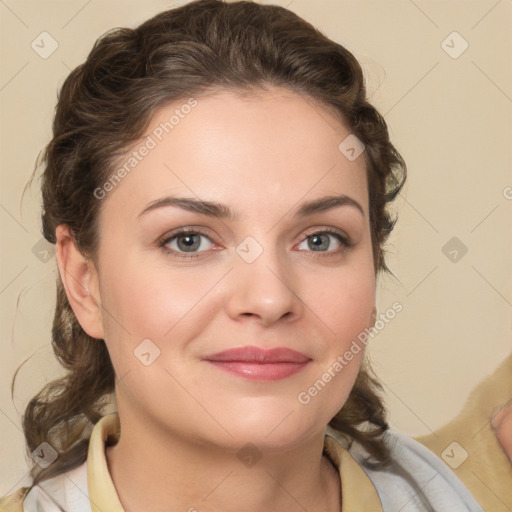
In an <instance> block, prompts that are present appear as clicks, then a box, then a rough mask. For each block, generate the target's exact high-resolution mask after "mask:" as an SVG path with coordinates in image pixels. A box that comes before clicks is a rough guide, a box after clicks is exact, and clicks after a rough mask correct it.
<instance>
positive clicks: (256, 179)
mask: <svg viewBox="0 0 512 512" xmlns="http://www.w3.org/2000/svg"><path fill="white" fill-rule="evenodd" d="M195 101H196V102H197V103H194V102H189V103H188V105H189V106H190V108H187V107H185V105H187V101H186V100H184V101H183V102H179V103H174V104H172V105H169V106H166V107H165V108H162V109H161V110H160V111H159V112H158V114H157V115H156V116H155V117H154V119H153V120H152V121H151V123H150V125H149V128H148V131H147V133H146V135H145V136H144V137H143V138H142V139H141V142H140V143H137V144H136V145H135V146H134V148H132V149H131V150H130V151H129V152H128V153H127V155H126V157H125V158H124V159H121V160H120V161H119V162H120V163H119V165H118V166H117V167H116V168H115V169H119V168H121V167H122V166H123V165H124V164H125V163H128V165H127V167H125V169H128V168H129V169H130V171H129V172H126V173H123V172H121V173H120V174H121V176H122V175H123V174H126V175H125V176H122V180H121V181H119V182H118V183H116V185H115V186H112V185H111V186H109V185H107V186H106V187H105V188H104V189H108V190H109V191H108V192H107V193H106V194H105V197H104V198H102V199H99V200H101V201H102V207H101V208H102V209H101V213H100V217H99V230H100V231H99V232H100V248H99V254H98V265H97V271H98V274H97V278H98V283H99V291H98V293H99V297H100V300H101V305H102V307H101V310H100V314H101V317H100V318H99V320H98V321H99V322H100V323H101V329H102V332H103V338H104V339H105V341H106V343H107V346H108V350H109V353H110V356H111V359H112V362H113V365H114V368H115V371H116V376H117V379H118V381H117V383H116V397H117V402H118V407H119V412H120V415H121V421H123V414H124V417H128V416H131V417H132V418H135V417H138V418H144V421H145V422H151V424H153V425H158V427H159V428H162V429H164V431H166V432H172V433H174V434H175V435H176V436H181V437H183V438H186V439H189V440H194V441H195V442H198V443H204V444H215V445H218V446H219V445H222V446H228V445H230V446H233V445H235V446H240V445H243V444H244V443H247V442H251V443H254V444H256V445H257V446H259V447H261V448H263V447H266V448H267V449H272V447H274V448H275V449H277V447H279V448H281V449H282V448H283V447H287V446H291V445H293V444H296V443H300V442H303V441H304V440H306V439H308V438H310V437H311V436H313V435H318V434H319V433H320V432H322V433H323V431H324V429H325V426H326V424H327V423H328V422H329V420H330V419H331V418H332V416H333V415H334V414H336V412H337V411H338V410H339V409H340V408H341V406H342V405H343V403H344V402H345V401H346V399H347V397H348V394H349V392H350V390H351V388H352V386H353V383H354V380H355V378H356V376H357V373H358V371H359V368H360V365H361V362H362V357H363V350H360V351H359V352H358V353H353V357H352V359H351V360H350V361H349V362H348V361H347V360H346V359H345V363H346V364H343V365H341V363H340V365H341V366H342V369H339V366H337V365H336V364H335V363H336V362H337V361H338V362H339V361H340V356H343V354H345V352H346V351H347V350H349V348H350V347H351V345H352V342H353V341H354V340H356V339H357V335H358V334H359V333H360V332H361V331H363V330H364V329H365V328H367V327H368V326H369V325H371V316H372V310H373V308H374V302H375V274H374V266H373V257H372V246H371V237H370V227H369V212H368V206H369V205H368V189H367V182H366V172H365V165H364V161H363V156H360V157H358V158H357V159H355V160H354V161H349V160H348V159H347V158H346V157H345V156H344V155H343V154H342V153H341V152H340V150H339V149H338V145H339V144H340V143H341V142H342V141H343V140H344V139H345V138H346V137H347V136H348V135H349V133H350V131H349V130H348V129H347V128H346V127H345V126H343V125H342V124H341V123H340V121H339V120H336V119H335V118H334V117H333V116H331V114H330V113H329V111H328V110H326V109H324V108H322V107H319V106H318V105H315V104H314V103H313V102H312V100H311V99H308V98H305V97H301V96H299V95H297V94H295V93H292V92H289V91H287V90H284V89H278V88H273V89H269V90H268V91H266V92H260V93H258V94H257V95H251V96H246V97H242V96H240V95H237V94H236V93H234V92H228V91H222V92H218V93H215V94H213V95H209V96H204V97H197V98H196V100H195ZM173 115H174V118H172V117H171V116H173ZM170 119H171V121H169V120H170ZM177 119H179V120H178V121H177ZM165 123H167V124H165ZM148 137H149V138H148ZM143 146H146V148H147V150H143V149H141V148H142V147H143ZM134 151H135V152H136V155H135V156H134V153H133V152H134ZM130 158H135V160H132V161H130V160H129V159H130ZM130 165H131V166H132V167H130ZM98 195H99V196H101V194H100V193H99V194H98ZM326 197H331V198H332V197H341V199H340V200H338V201H331V203H330V204H327V203H323V204H324V207H320V206H319V205H321V204H322V203H321V202H320V203H318V202H319V201H321V200H324V199H325V198H326ZM177 198H179V199H188V200H189V201H188V202H187V201H181V202H177V201H176V199H177ZM197 202H202V206H201V203H200V204H198V203H197ZM206 203H213V205H212V204H206ZM310 203H311V204H316V207H311V208H309V209H305V208H304V206H305V205H306V204H310ZM219 205H223V206H221V207H220V208H219ZM327 206H331V207H329V208H327ZM228 210H229V212H230V215H226V212H228ZM180 230H186V232H185V233H181V234H180ZM144 340H145V341H144ZM244 347H245V350H244V349H243V348H244ZM247 347H252V349H247ZM276 348H280V349H282V350H278V351H272V349H276ZM231 349H242V350H241V351H235V352H233V353H229V352H228V353H227V354H226V353H225V351H229V350H231ZM264 351H270V352H267V353H265V352H264ZM219 353H223V354H221V355H218V354H219ZM329 369H330V374H329V375H330V379H329V378H328V377H329V376H327V377H326V376H325V375H326V372H329ZM319 380H320V381H321V382H322V383H323V386H322V385H321V384H319ZM315 383H316V388H315V389H316V392H315V391H314V390H313V391H311V388H312V387H314V386H315Z"/></svg>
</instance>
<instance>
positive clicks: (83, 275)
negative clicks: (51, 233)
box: [55, 224, 104, 339]
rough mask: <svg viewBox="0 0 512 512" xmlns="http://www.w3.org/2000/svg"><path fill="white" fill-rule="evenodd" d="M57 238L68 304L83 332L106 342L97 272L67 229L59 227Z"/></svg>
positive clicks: (58, 259)
mask: <svg viewBox="0 0 512 512" xmlns="http://www.w3.org/2000/svg"><path fill="white" fill-rule="evenodd" d="M55 235H56V238H57V241H56V248H55V252H56V254H55V256H56V258H57V265H58V267H59V273H60V277H61V280H62V284H63V285H64V288H65V290H66V295H67V297H68V301H69V303H70V305H71V307H72V308H73V311H74V313H75V315H76V317H77V319H78V322H79V323H80V325H81V326H82V329H83V330H84V331H85V332H86V333H87V334H88V335H89V336H92V337H93V338H98V339H103V337H104V331H103V322H102V315H101V300H100V294H99V276H98V271H97V270H96V268H95V266H94V264H93V262H92V261H91V260H89V259H86V258H85V257H84V256H83V255H82V253H81V252H80V251H79V250H78V248H77V247H76V244H75V240H74V238H73V237H72V236H71V234H70V232H69V228H68V227H67V226H65V225H64V224H61V225H59V226H57V229H56V231H55Z"/></svg>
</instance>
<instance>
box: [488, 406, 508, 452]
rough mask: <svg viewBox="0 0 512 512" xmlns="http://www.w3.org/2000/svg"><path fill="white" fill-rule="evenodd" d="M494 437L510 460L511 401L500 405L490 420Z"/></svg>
mask: <svg viewBox="0 0 512 512" xmlns="http://www.w3.org/2000/svg"><path fill="white" fill-rule="evenodd" d="M491 425H492V428H493V429H494V432H495V433H496V437H497V439H498V441H499V443H500V445H501V447H502V448H503V451H504V452H505V454H506V456H507V457H508V458H509V460H510V462H512V403H509V404H508V405H505V406H504V407H502V408H501V409H500V410H499V411H498V413H497V414H496V415H495V416H494V417H493V419H492V421H491Z"/></svg>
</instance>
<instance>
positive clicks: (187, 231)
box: [157, 228, 353, 259]
mask: <svg viewBox="0 0 512 512" xmlns="http://www.w3.org/2000/svg"><path fill="white" fill-rule="evenodd" d="M182 235H201V236H205V237H206V238H208V239H209V240H210V241H211V242H212V243H214V242H213V241H212V240H211V239H210V237H209V236H208V234H207V233H205V232H203V231H201V230H199V229H191V228H180V229H179V230H177V231H175V232H174V233H172V234H171V235H167V234H166V235H164V237H163V238H161V239H160V240H158V241H157V244H158V247H159V248H161V249H162V250H163V251H164V253H165V254H167V255H168V256H176V257H177V258H183V259H194V258H200V257H201V254H202V253H203V252H204V251H200V252H197V253H188V254H187V253H182V252H179V251H176V250H175V249H168V248H166V247H165V246H166V245H167V244H168V243H170V242H172V241H173V240H174V239H177V238H178V237H180V236H182ZM315 235H332V236H334V237H335V238H336V239H337V240H338V241H339V242H340V244H341V249H338V250H336V251H319V252H317V251H306V252H312V253H315V255H316V257H320V258H325V257H332V256H336V255H339V254H340V253H342V252H344V251H345V250H347V249H349V248H350V247H352V245H353V243H352V241H351V240H350V239H349V238H348V237H346V236H345V235H342V234H341V233H340V232H338V231H335V230H333V229H329V228H327V229H322V230H319V231H314V232H313V233H309V234H308V235H306V236H305V238H304V239H302V240H301V242H300V243H302V242H303V241H304V240H307V239H308V238H310V237H313V236H315ZM301 252H302V251H301Z"/></svg>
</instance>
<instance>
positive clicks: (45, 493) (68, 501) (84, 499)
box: [0, 462, 91, 512]
mask: <svg viewBox="0 0 512 512" xmlns="http://www.w3.org/2000/svg"><path fill="white" fill-rule="evenodd" d="M61 510H73V512H91V505H90V502H89V493H88V489H87V462H84V463H83V464H82V465H80V466H78V467H76V468H74V469H72V470H70V471H67V472H66V473H62V474H61V475H57V476H56V477H53V478H50V479H48V480H44V481H42V482H40V483H39V484H38V485H36V486H34V487H33V488H32V489H30V488H29V487H22V488H20V489H18V490H17V491H16V492H15V493H13V494H10V495H9V496H6V497H5V498H2V500H0V512H61Z"/></svg>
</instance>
